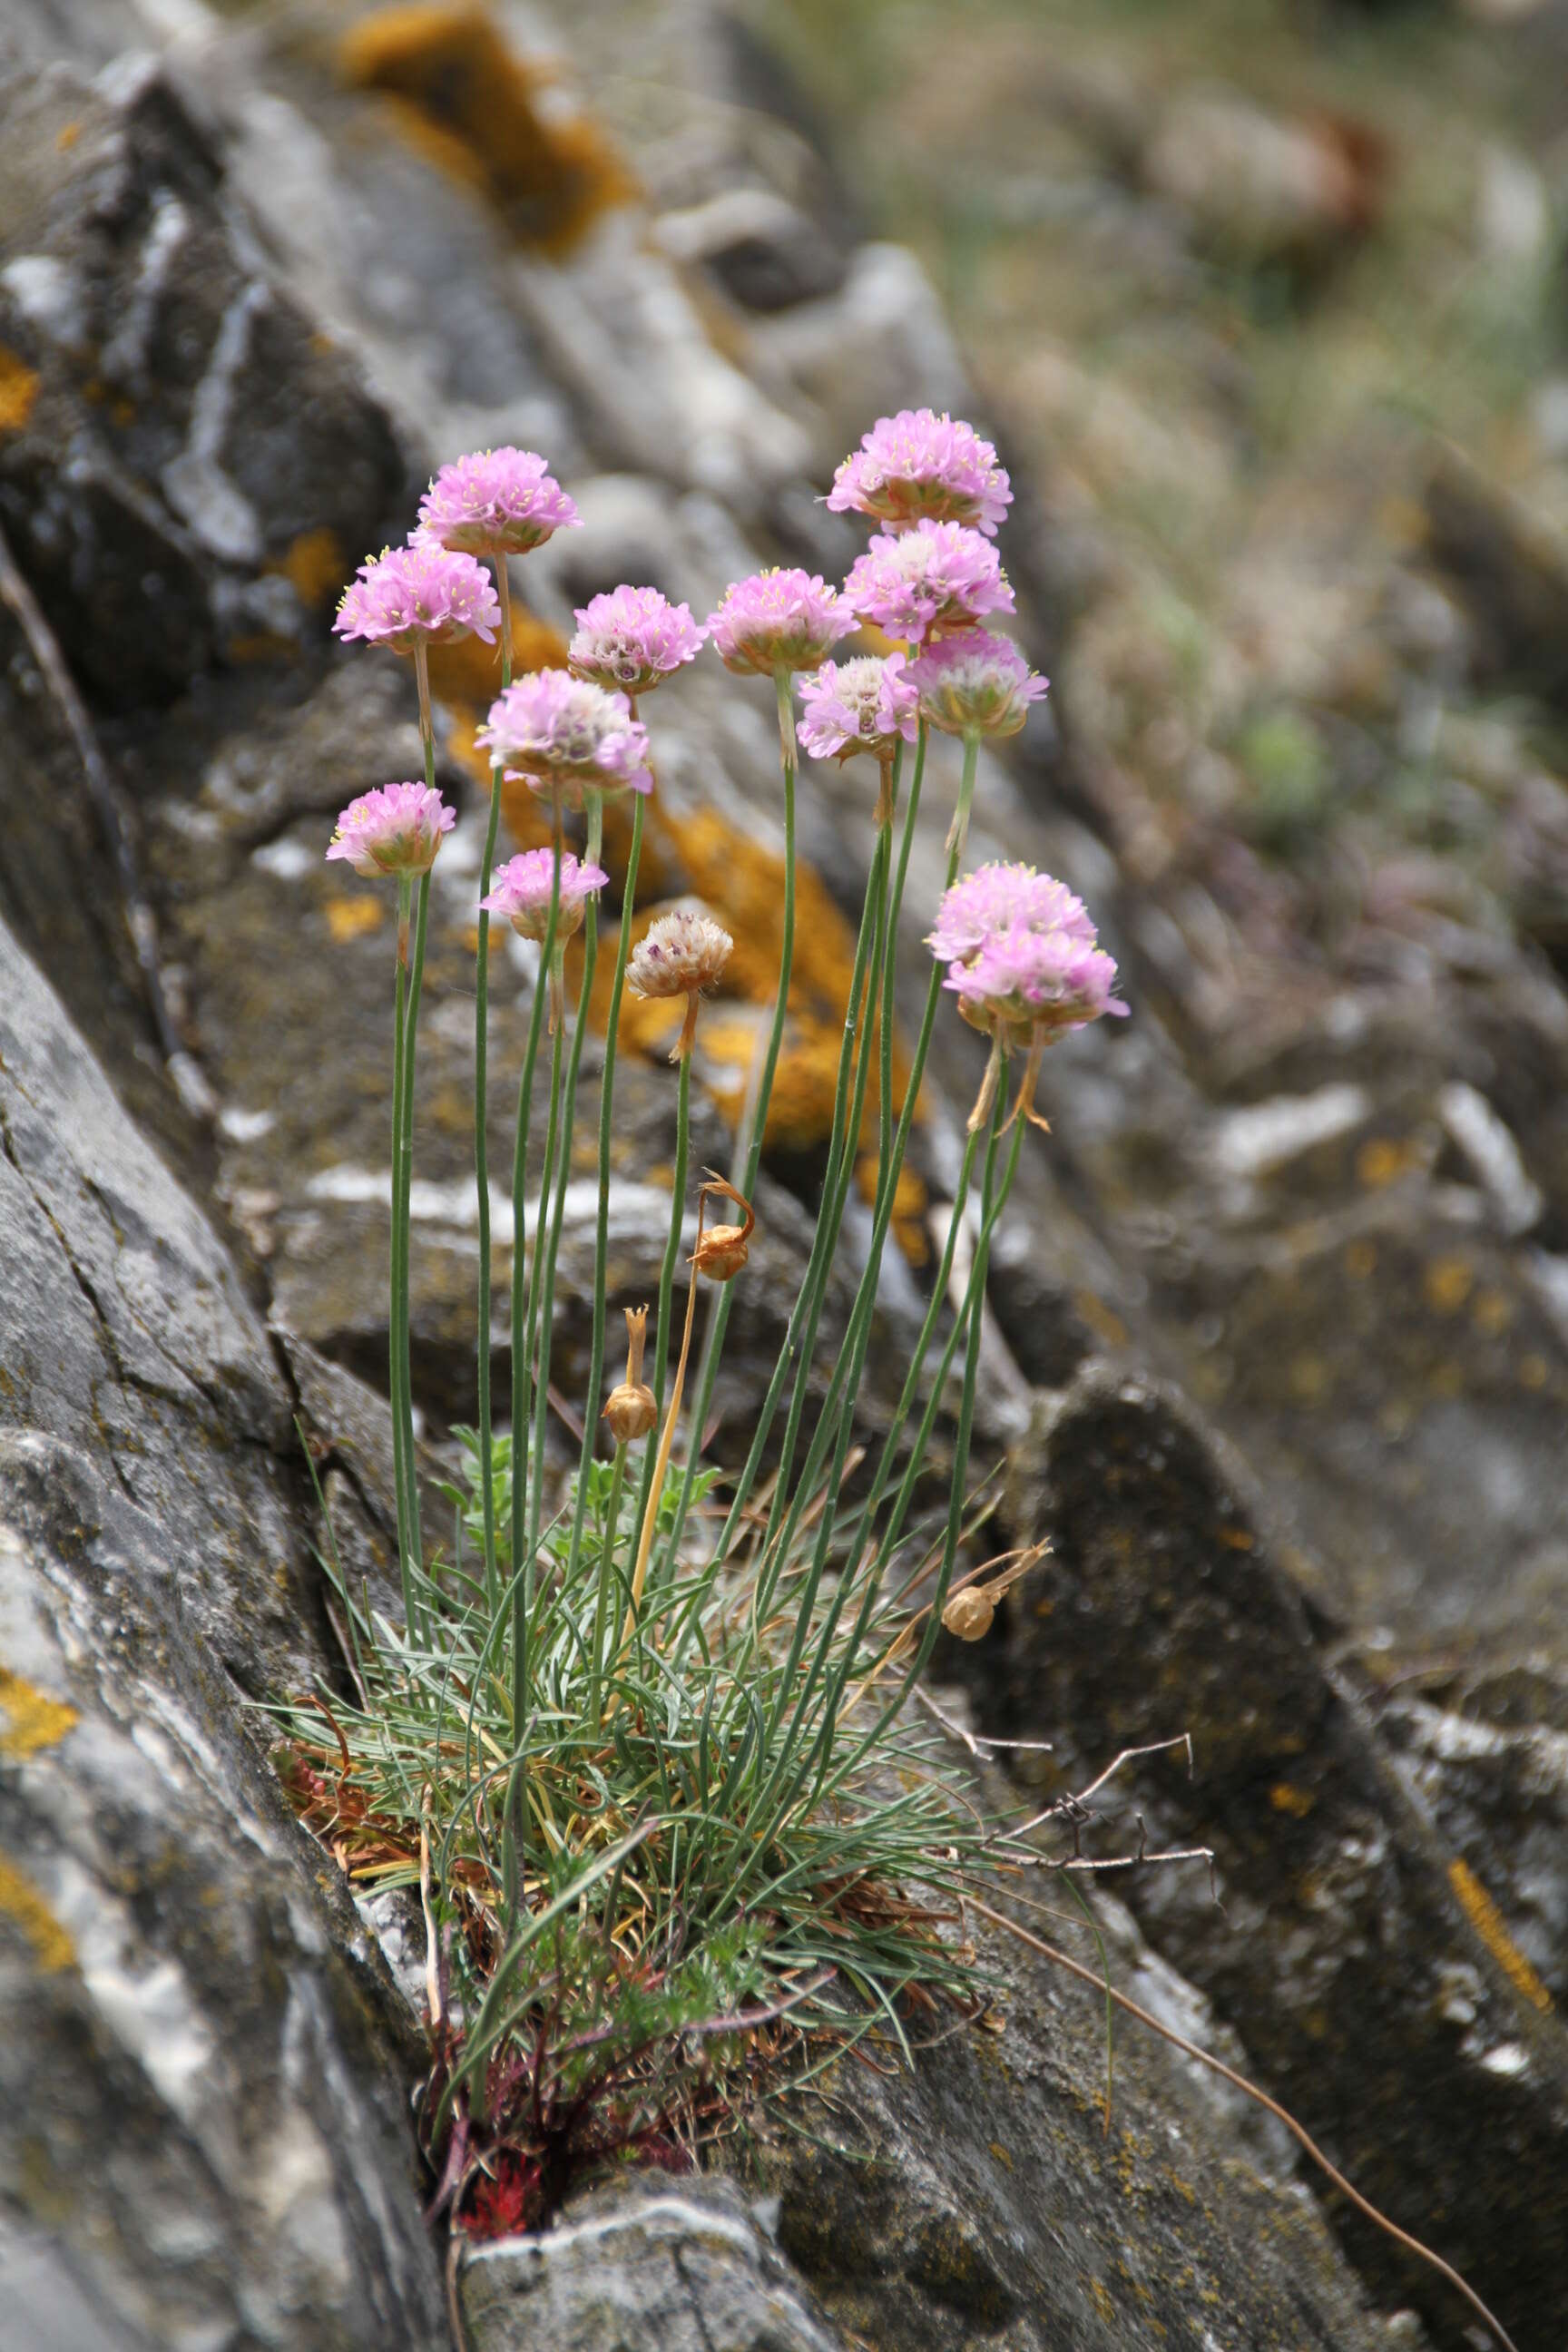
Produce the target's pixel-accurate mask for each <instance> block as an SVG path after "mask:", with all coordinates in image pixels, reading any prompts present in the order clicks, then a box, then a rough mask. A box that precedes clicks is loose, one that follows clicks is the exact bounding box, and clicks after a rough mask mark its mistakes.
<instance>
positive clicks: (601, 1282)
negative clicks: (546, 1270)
mask: <svg viewBox="0 0 1568 2352" xmlns="http://www.w3.org/2000/svg"><path fill="white" fill-rule="evenodd" d="M633 710H634V715H635V711H636V705H635V704H634V705H633ZM632 798H633V801H634V803H635V806H634V808H633V811H632V845H631V851H630V854H629V855H628V856H627V859H626V889H625V891H624V892H623V894H622V898H621V928H620V936H619V938H618V940H616V971H615V978H614V980H613V982H611V985H610V1012H609V1021H608V1024H607V1026H606V1028H605V1063H604V1071H603V1075H602V1076H601V1077H600V1080H599V1202H598V1218H597V1223H596V1224H595V1232H594V1338H593V1346H592V1348H591V1350H590V1352H589V1357H588V1393H587V1397H586V1399H585V1400H584V1407H583V1451H582V1454H581V1455H580V1457H579V1459H578V1464H577V1507H576V1509H575V1511H574V1513H573V1515H572V1549H571V1551H570V1553H569V1554H568V1556H567V1562H566V1579H567V1582H568V1584H574V1583H575V1581H576V1576H577V1569H578V1563H579V1561H580V1559H581V1558H582V1551H583V1528H584V1520H585V1518H586V1515H587V1509H588V1469H589V1465H590V1464H591V1463H592V1461H593V1459H594V1444H595V1438H596V1437H597V1435H598V1429H599V1408H600V1405H601V1404H602V1402H603V1399H602V1397H601V1395H600V1390H601V1389H602V1388H603V1386H604V1381H605V1279H606V1276H607V1272H608V1265H609V1255H610V1124H611V1113H612V1109H613V1107H614V1100H615V1090H616V1033H617V1031H618V1030H619V1027H620V1021H621V998H622V995H623V993H624V992H625V989H626V957H627V955H628V954H629V953H630V950H631V938H632V908H633V906H634V903H635V901H636V897H637V866H638V864H639V862H640V860H641V857H642V828H643V803H644V798H645V795H644V794H643V793H634V794H633V795H632ZM592 812H593V813H592V814H591V816H590V819H589V847H588V858H589V862H590V864H591V863H592V862H593V859H594V857H595V856H596V854H597V835H598V832H599V828H600V825H601V824H602V823H603V812H604V795H603V793H595V794H594V795H593V800H592Z"/></svg>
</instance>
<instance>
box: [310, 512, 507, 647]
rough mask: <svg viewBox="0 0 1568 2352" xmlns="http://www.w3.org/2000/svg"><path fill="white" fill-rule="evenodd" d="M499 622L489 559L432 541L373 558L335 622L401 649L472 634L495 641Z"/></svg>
mask: <svg viewBox="0 0 1568 2352" xmlns="http://www.w3.org/2000/svg"><path fill="white" fill-rule="evenodd" d="M332 627H333V629H334V630H335V631H336V633H337V635H339V636H340V637H363V638H365V639H367V640H368V641H369V642H370V643H371V644H372V645H380V646H391V648H392V650H393V651H394V653H399V654H411V653H414V652H415V651H416V649H417V648H418V646H420V645H422V644H423V645H426V646H445V645H451V644H453V643H455V642H456V640H457V639H458V638H459V637H466V636H469V635H474V636H479V637H483V638H484V640H485V642H486V643H487V645H493V644H494V642H495V634H496V631H497V629H498V628H499V627H500V604H499V602H498V601H497V597H496V592H495V587H494V584H493V583H492V582H491V579H490V575H489V572H487V571H486V570H485V568H484V566H483V564H481V563H477V562H475V561H474V558H473V557H472V556H471V555H459V554H455V553H453V552H452V551H450V550H449V549H447V548H444V547H440V546H437V544H436V542H435V541H426V540H421V541H417V542H411V543H410V544H409V545H408V546H407V547H386V548H383V550H382V551H381V553H380V554H379V555H373V556H370V557H368V558H367V560H366V561H365V562H363V563H362V564H361V565H360V568H359V572H358V573H357V574H356V576H355V577H354V578H353V580H351V581H350V583H349V584H348V586H347V587H346V588H345V589H344V591H343V593H342V602H341V603H340V604H339V606H338V614H337V618H336V620H335V621H334V622H333V623H332Z"/></svg>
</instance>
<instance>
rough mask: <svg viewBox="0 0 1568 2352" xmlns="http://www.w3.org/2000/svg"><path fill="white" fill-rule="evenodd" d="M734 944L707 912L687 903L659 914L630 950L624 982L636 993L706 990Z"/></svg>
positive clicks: (689, 993)
mask: <svg viewBox="0 0 1568 2352" xmlns="http://www.w3.org/2000/svg"><path fill="white" fill-rule="evenodd" d="M734 944H735V942H734V940H732V939H731V937H730V934H729V932H728V931H727V930H725V929H723V928H722V927H721V925H720V924H718V923H716V922H715V921H714V920H713V918H712V916H711V915H703V914H699V913H697V912H696V911H695V910H694V909H692V908H686V907H678V908H676V909H675V911H674V912H673V914H668V915H660V916H658V917H657V918H656V919H655V920H654V921H653V922H651V923H650V924H649V925H648V927H647V932H646V934H645V935H644V937H643V938H642V939H640V940H638V941H637V946H636V947H635V948H634V949H633V950H632V952H631V961H630V962H629V963H628V964H627V966H626V985H627V987H628V988H630V989H631V990H632V991H633V992H634V993H635V994H636V995H637V996H692V995H696V994H697V993H698V992H700V990H702V989H706V988H711V987H712V986H713V985H714V983H715V982H716V981H717V980H718V979H719V978H720V976H721V973H722V972H723V970H724V967H725V965H726V964H727V963H728V962H729V961H730V951H731V949H732V948H733V946H734Z"/></svg>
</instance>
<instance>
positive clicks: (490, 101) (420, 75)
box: [340, 6, 637, 257]
mask: <svg viewBox="0 0 1568 2352" xmlns="http://www.w3.org/2000/svg"><path fill="white" fill-rule="evenodd" d="M340 57H341V61H342V70H343V73H344V76H345V78H346V79H348V80H349V81H350V82H351V83H353V85H354V87H355V88H356V89H374V90H379V91H381V92H382V93H383V94H384V96H385V97H386V98H387V99H388V100H390V101H391V102H392V106H393V109H394V112H395V119H396V121H398V123H399V125H400V127H401V128H402V129H403V131H404V132H405V135H406V136H407V137H408V139H409V140H410V141H411V142H412V143H414V144H415V145H416V146H417V147H418V148H419V150H420V152H422V153H424V154H425V155H426V156H427V157H428V158H429V160H430V161H431V162H432V163H435V164H437V166H438V168H439V169H441V170H443V171H445V172H447V173H450V174H451V176H452V177H454V178H456V179H458V180H461V181H462V182H463V183H464V184H467V185H468V186H469V187H472V188H475V189H477V190H479V192H480V193H482V194H484V195H486V196H487V197H488V198H489V201H490V202H491V203H492V204H493V205H495V206H496V208H497V210H498V211H499V212H500V214H501V215H502V216H503V218H504V219H505V221H506V223H507V225H508V226H509V227H510V230H511V232H512V234H513V236H515V237H516V238H517V239H518V241H519V242H520V243H521V244H524V245H530V246H533V247H537V248H539V249H540V250H541V251H542V252H544V253H548V254H551V255H553V256H557V257H559V256H561V255H563V254H566V253H569V252H570V251H571V250H572V248H573V247H574V246H575V245H576V244H577V243H578V242H579V240H580V239H581V238H582V236H584V233H585V232H586V230H587V229H588V228H589V227H591V226H592V225H593V223H594V222H595V220H596V219H597V218H598V217H599V215H601V214H602V213H604V212H605V211H606V210H608V209H609V208H610V207H611V206H613V205H624V204H626V203H629V202H630V201H631V199H632V198H633V196H635V194H637V185H636V183H635V181H634V180H633V178H632V175H631V173H630V172H629V171H628V169H627V167H626V164H625V163H623V161H622V160H621V158H620V157H619V156H618V155H617V154H616V151H615V149H614V147H613V146H612V145H611V143H610V142H609V141H608V140H607V139H606V138H605V134H604V132H603V131H600V130H599V128H598V126H597V125H596V124H595V123H593V122H591V121H587V120H586V119H585V118H583V117H576V118H574V119H571V120H567V121H554V120H552V119H551V118H550V117H549V116H548V115H547V114H545V113H544V112H543V111H542V110H541V108H540V106H539V103H538V99H539V92H540V90H541V89H542V87H543V85H544V84H545V82H546V81H547V80H548V79H549V76H548V75H547V74H546V73H543V72H542V71H541V70H540V68H537V67H534V66H530V65H528V64H527V63H525V62H524V60H523V59H521V58H518V57H516V56H514V55H513V53H512V51H511V50H510V48H509V47H508V46H507V44H506V42H505V40H504V39H503V38H502V37H501V34H500V28H499V27H498V26H497V25H496V24H495V22H494V20H493V19H492V18H491V16H489V13H488V12H487V11H486V10H485V9H483V8H479V7H463V6H458V7H397V8H383V9H380V10H378V11H377V12H376V14H375V15H374V16H368V17H366V18H365V19H364V20H363V23H361V24H358V25H356V26H354V27H353V30H352V32H350V33H349V34H348V36H347V37H346V38H345V40H344V41H343V44H342V49H341V51H340Z"/></svg>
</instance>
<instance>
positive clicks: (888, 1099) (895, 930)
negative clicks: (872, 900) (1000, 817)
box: [877, 719, 931, 1200]
mask: <svg viewBox="0 0 1568 2352" xmlns="http://www.w3.org/2000/svg"><path fill="white" fill-rule="evenodd" d="M930 740H931V729H930V727H929V726H928V725H927V723H926V721H925V720H924V719H921V722H920V726H919V729H918V730H917V733H916V738H915V773H914V782H912V783H911V784H910V808H909V815H908V818H907V820H906V822H905V824H904V831H903V838H902V840H901V841H900V845H899V870H898V874H897V877H895V879H894V883H893V903H892V907H891V908H890V909H889V916H888V938H889V941H890V942H891V947H890V951H889V956H888V961H887V964H886V966H885V968H884V970H883V973H882V1013H881V1019H882V1041H883V1051H884V1053H885V1054H886V1055H888V1057H889V1070H890V1068H891V1057H892V1039H893V1017H894V1013H895V1011H896V1009H897V1004H896V999H897V994H898V977H899V952H898V950H899V924H900V920H901V919H902V917H903V911H904V884H905V883H906V882H907V881H908V879H909V872H910V850H911V849H912V848H913V846H914V839H915V819H916V818H917V816H918V815H919V814H920V806H921V786H922V785H923V784H924V782H925V772H926V746H927V744H928V743H929V742H930ZM893 784H894V789H895V790H897V787H898V770H897V769H896V768H895V769H894V771H893ZM892 1108H893V1097H892V1087H891V1084H890V1082H889V1080H884V1082H883V1089H882V1127H881V1130H880V1133H879V1138H878V1144H879V1150H878V1160H877V1197H878V1199H879V1200H880V1199H881V1195H882V1187H883V1185H884V1184H885V1183H886V1182H887V1177H888V1168H889V1162H890V1160H891V1155H892V1135H891V1120H892Z"/></svg>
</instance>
